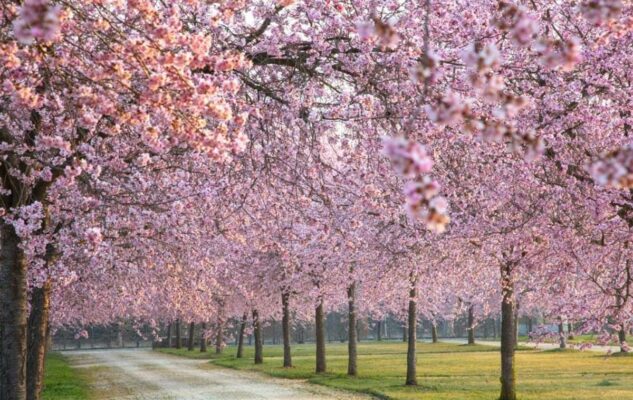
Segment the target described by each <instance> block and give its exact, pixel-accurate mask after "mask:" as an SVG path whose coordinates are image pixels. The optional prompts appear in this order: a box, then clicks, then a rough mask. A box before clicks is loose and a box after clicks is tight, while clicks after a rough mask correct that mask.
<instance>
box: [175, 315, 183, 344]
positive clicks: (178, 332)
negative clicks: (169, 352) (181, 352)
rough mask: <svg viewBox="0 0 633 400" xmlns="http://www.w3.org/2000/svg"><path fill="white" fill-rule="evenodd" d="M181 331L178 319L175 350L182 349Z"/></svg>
mask: <svg viewBox="0 0 633 400" xmlns="http://www.w3.org/2000/svg"><path fill="white" fill-rule="evenodd" d="M180 334H181V330H180V319H177V320H176V348H177V349H180V348H181V347H182V341H181V337H180Z"/></svg>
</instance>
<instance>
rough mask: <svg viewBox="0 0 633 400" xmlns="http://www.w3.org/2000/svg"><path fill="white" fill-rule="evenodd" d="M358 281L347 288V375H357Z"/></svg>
mask: <svg viewBox="0 0 633 400" xmlns="http://www.w3.org/2000/svg"><path fill="white" fill-rule="evenodd" d="M355 302H356V282H353V283H352V284H351V285H350V286H349V287H348V288H347V306H348V321H347V322H348V328H347V332H348V333H347V335H348V338H347V375H351V376H356V375H357V374H358V370H357V368H356V361H357V358H358V356H357V346H356V345H357V343H356V342H357V332H356V304H355Z"/></svg>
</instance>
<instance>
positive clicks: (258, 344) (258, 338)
mask: <svg viewBox="0 0 633 400" xmlns="http://www.w3.org/2000/svg"><path fill="white" fill-rule="evenodd" d="M253 333H254V336H255V364H263V363H264V338H263V337H262V326H261V324H260V322H259V313H258V312H257V310H253Z"/></svg>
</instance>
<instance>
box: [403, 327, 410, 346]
mask: <svg viewBox="0 0 633 400" xmlns="http://www.w3.org/2000/svg"><path fill="white" fill-rule="evenodd" d="M408 330H409V328H407V325H406V324H402V341H403V342H404V343H407V331H408Z"/></svg>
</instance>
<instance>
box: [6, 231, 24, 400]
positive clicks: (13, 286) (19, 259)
mask: <svg viewBox="0 0 633 400" xmlns="http://www.w3.org/2000/svg"><path fill="white" fill-rule="evenodd" d="M0 236H1V237H0V313H1V314H0V315H1V318H0V329H1V336H0V343H1V345H0V346H1V347H0V357H1V362H0V374H2V376H1V377H0V398H1V399H2V400H25V399H26V364H27V361H26V358H27V357H26V346H27V321H28V311H27V310H28V300H27V262H26V258H25V256H24V253H23V251H22V250H21V249H20V248H19V246H18V245H19V242H20V239H19V238H18V236H17V234H16V232H15V229H14V228H13V226H12V225H9V224H6V223H2V224H1V226H0Z"/></svg>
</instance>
